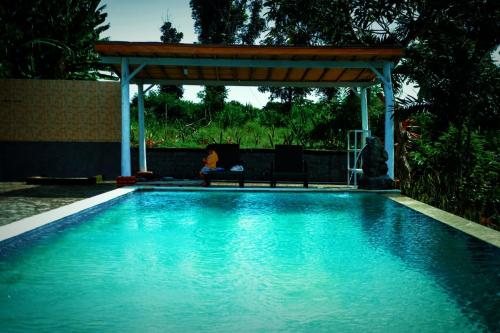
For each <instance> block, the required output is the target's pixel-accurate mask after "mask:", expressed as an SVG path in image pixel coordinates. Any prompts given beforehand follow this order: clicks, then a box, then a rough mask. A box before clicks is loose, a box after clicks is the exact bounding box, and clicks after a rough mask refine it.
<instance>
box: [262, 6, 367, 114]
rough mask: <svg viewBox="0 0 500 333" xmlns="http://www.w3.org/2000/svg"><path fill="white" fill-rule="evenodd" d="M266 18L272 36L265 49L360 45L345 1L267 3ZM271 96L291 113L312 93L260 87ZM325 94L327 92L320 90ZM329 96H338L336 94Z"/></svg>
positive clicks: (265, 40)
mask: <svg viewBox="0 0 500 333" xmlns="http://www.w3.org/2000/svg"><path fill="white" fill-rule="evenodd" d="M264 6H265V8H266V12H267V13H266V18H267V20H268V22H269V26H270V29H269V32H268V34H267V37H266V38H265V39H264V41H263V43H264V44H266V45H297V46H310V45H332V44H333V45H335V46H344V45H349V44H353V43H359V40H358V38H357V36H356V34H355V32H354V31H353V29H352V24H351V17H350V8H349V5H348V3H347V2H346V1H342V0H334V1H332V0H316V1H309V0H292V1H289V0H266V1H265V2H264ZM259 90H260V91H261V92H265V91H267V92H270V93H271V99H272V100H274V99H280V100H281V102H282V103H285V104H286V105H287V106H288V110H289V112H288V113H291V110H292V107H293V103H294V102H295V101H300V100H301V99H303V98H304V97H305V96H306V95H307V94H309V93H311V92H312V89H310V88H309V89H304V88H289V87H260V88H259ZM318 91H320V92H322V93H323V92H326V91H325V90H324V89H322V90H318ZM329 94H331V95H335V94H336V91H335V90H334V91H330V92H329Z"/></svg>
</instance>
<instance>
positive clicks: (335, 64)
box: [95, 42, 403, 87]
mask: <svg viewBox="0 0 500 333" xmlns="http://www.w3.org/2000/svg"><path fill="white" fill-rule="evenodd" d="M95 49H96V51H97V53H99V54H100V56H101V58H102V59H101V62H102V63H105V64H108V65H109V66H111V69H112V70H113V71H114V72H115V73H116V74H117V75H119V76H120V77H121V64H122V61H123V59H124V58H126V59H127V62H128V65H129V69H130V72H131V73H133V75H132V76H133V78H132V79H131V81H130V82H131V83H139V82H140V83H153V84H159V83H161V84H177V85H189V84H194V85H228V86H231V85H233V86H245V85H252V86H260V85H262V86H299V87H300V86H303V87H323V86H324V87H327V86H369V85H372V84H375V83H377V76H376V74H375V72H376V71H377V69H380V68H382V67H383V64H384V63H387V62H390V63H393V64H394V63H396V62H397V61H398V60H399V58H400V57H401V56H402V55H403V49H402V48H400V47H377V48H374V47H342V48H338V47H286V46H240V45H201V44H163V43H155V42H99V43H96V45H95Z"/></svg>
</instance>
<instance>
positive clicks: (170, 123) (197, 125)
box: [131, 89, 384, 149]
mask: <svg viewBox="0 0 500 333" xmlns="http://www.w3.org/2000/svg"><path fill="white" fill-rule="evenodd" d="M377 92H378V90H377V89H373V90H371V94H369V99H368V100H369V115H370V121H371V124H372V128H371V129H372V131H373V132H374V133H375V134H376V135H380V136H381V135H382V134H383V132H382V131H383V112H384V105H383V104H382V102H381V101H380V99H379V98H378V96H377ZM144 104H145V121H146V126H145V127H146V139H147V144H148V145H149V146H150V147H203V146H206V145H207V144H208V143H213V142H222V143H225V142H234V143H239V144H240V145H241V146H242V147H249V148H251V147H255V148H257V147H261V148H272V147H273V146H274V145H275V144H282V143H289V144H292V143H293V144H301V145H303V146H304V147H307V148H314V149H345V147H346V142H345V140H346V135H347V130H349V129H354V128H360V127H361V113H360V102H359V98H358V97H357V96H356V95H355V94H354V93H353V92H352V91H351V90H349V89H342V90H339V91H338V92H337V96H335V98H332V99H331V100H320V101H318V102H312V101H310V100H307V99H303V100H301V101H297V102H296V103H294V105H293V107H292V110H289V108H288V105H286V104H284V103H278V102H269V103H267V105H266V106H265V107H263V108H262V109H258V108H255V107H253V106H251V105H242V104H241V103H239V102H235V101H231V102H228V103H225V104H224V107H223V109H222V110H218V111H217V112H209V111H208V109H207V108H206V106H205V104H204V103H203V102H202V103H193V102H190V101H184V100H181V99H178V98H177V96H176V95H175V94H164V93H162V92H161V91H159V90H156V91H152V92H151V93H149V94H148V95H147V96H146V97H145V101H144ZM131 110H132V111H131V112H132V119H133V121H132V141H133V142H134V143H135V144H137V138H138V128H137V116H136V114H137V104H136V101H135V99H134V101H133V102H132V107H131ZM134 120H135V121H134Z"/></svg>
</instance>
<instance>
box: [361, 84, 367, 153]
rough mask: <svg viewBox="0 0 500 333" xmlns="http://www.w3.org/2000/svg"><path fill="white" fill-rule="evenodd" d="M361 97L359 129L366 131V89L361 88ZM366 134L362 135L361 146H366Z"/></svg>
mask: <svg viewBox="0 0 500 333" xmlns="http://www.w3.org/2000/svg"><path fill="white" fill-rule="evenodd" d="M360 97H361V129H362V130H364V131H368V101H367V97H366V88H364V87H361V91H360ZM367 135H368V134H366V133H363V144H362V146H364V145H365V144H366V137H367Z"/></svg>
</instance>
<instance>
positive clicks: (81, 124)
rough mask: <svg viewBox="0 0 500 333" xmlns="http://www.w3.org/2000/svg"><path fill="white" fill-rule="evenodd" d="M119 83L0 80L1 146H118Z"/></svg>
mask: <svg viewBox="0 0 500 333" xmlns="http://www.w3.org/2000/svg"><path fill="white" fill-rule="evenodd" d="M120 103H121V102H120V84H119V83H118V82H99V81H64V80H18V79H0V141H31V142H119V141H120V140H121V110H120Z"/></svg>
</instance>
